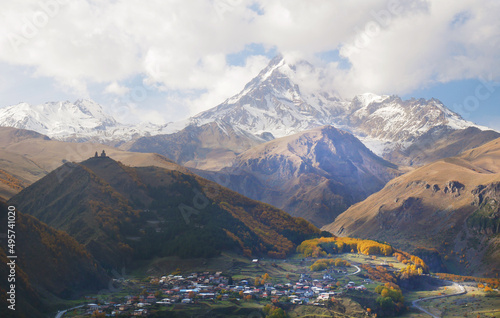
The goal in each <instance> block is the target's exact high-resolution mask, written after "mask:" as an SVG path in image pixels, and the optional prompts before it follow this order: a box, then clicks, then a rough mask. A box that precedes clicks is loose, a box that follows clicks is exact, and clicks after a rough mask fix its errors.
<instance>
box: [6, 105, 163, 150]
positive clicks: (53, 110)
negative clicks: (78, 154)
mask: <svg viewBox="0 0 500 318" xmlns="http://www.w3.org/2000/svg"><path fill="white" fill-rule="evenodd" d="M0 126H3V127H14V128H20V129H28V130H34V131H36V132H38V133H41V134H44V135H47V136H49V137H50V138H54V139H59V140H66V141H86V140H94V141H100V142H107V141H113V140H115V141H116V140H121V141H127V140H131V139H132V138H135V137H137V136H145V135H150V134H155V133H159V132H160V130H161V127H160V126H155V125H153V124H149V125H140V126H137V127H136V126H133V125H125V124H121V123H118V122H117V121H116V120H115V119H114V118H113V117H112V116H111V115H109V114H107V113H106V112H105V111H104V110H103V108H102V106H101V105H99V104H98V103H96V102H94V101H92V100H87V99H79V100H77V101H76V102H74V103H71V102H69V101H64V102H47V103H44V104H40V105H30V104H28V103H20V104H17V105H12V106H7V107H4V108H0ZM138 127H141V128H138Z"/></svg>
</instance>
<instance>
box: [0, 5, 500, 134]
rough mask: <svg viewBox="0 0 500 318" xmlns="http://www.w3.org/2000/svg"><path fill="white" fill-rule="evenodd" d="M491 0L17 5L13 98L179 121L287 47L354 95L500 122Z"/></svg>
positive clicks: (0, 57) (5, 67) (1, 61)
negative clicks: (409, 101)
mask: <svg viewBox="0 0 500 318" xmlns="http://www.w3.org/2000/svg"><path fill="white" fill-rule="evenodd" d="M479 2H480V3H478V1H477V0H464V1H460V2H456V1H451V0H448V1H445V0H442V1H441V0H439V1H438V0H428V1H425V0H410V1H404V2H399V1H395V0H374V1H361V0H354V1H348V2H347V1H330V0H315V1H307V2H305V1H302V0H288V1H279V0H268V1H264V0H200V1H198V2H196V5H193V4H192V3H189V2H179V1H162V2H148V3H147V4H145V3H144V2H141V1H139V0H113V1H111V0H110V1H99V2H95V1H86V0H75V1H72V2H67V1H62V0H47V1H42V2H40V1H37V0H20V1H15V2H10V3H5V4H2V13H0V15H1V16H2V18H1V19H0V27H2V30H6V31H5V32H2V34H0V96H1V97H2V98H1V100H0V107H3V106H7V105H11V104H16V103H19V102H22V101H24V102H29V103H34V104H38V103H43V102H46V101H56V100H70V101H74V100H76V99H79V98H91V99H94V100H96V101H97V102H99V103H101V104H102V105H103V106H104V107H105V108H107V110H108V111H109V112H110V113H114V114H115V115H117V116H122V117H123V118H119V119H121V120H124V121H152V122H166V121H175V120H179V119H182V118H185V117H187V116H190V115H194V114H196V113H198V112H200V111H203V110H205V109H208V108H210V107H213V106H216V105H217V104H218V103H220V102H222V101H224V100H225V99H226V98H228V97H230V96H232V95H233V94H236V93H238V92H239V91H240V90H241V89H242V88H243V86H244V85H245V84H246V83H247V82H248V81H250V80H251V79H252V78H253V77H254V76H256V75H257V74H258V72H259V71H260V70H261V69H262V68H264V67H265V66H266V64H267V63H268V61H269V60H270V59H271V58H272V57H273V56H275V55H276V54H278V53H283V54H284V55H285V56H294V57H298V58H303V59H306V60H308V61H310V62H311V63H313V64H315V65H316V66H317V67H324V68H325V70H326V71H325V74H326V77H327V78H328V79H329V80H330V82H329V83H331V85H329V87H331V89H332V90H335V91H336V92H337V93H339V94H340V95H341V96H343V97H345V98H350V97H352V96H354V95H356V94H361V93H365V92H372V93H376V94H396V95H400V96H402V97H403V98H410V97H416V98H432V97H434V98H437V99H439V100H441V101H442V102H443V103H444V104H445V105H446V106H448V107H449V108H450V109H452V110H453V111H456V112H457V113H459V114H460V115H462V116H463V117H464V118H465V119H467V120H471V121H474V122H476V123H478V124H482V125H486V126H490V127H492V128H495V129H498V130H500V108H499V106H500V92H499V90H500V86H499V85H497V84H498V83H499V82H500V59H499V58H498V57H499V56H500V54H499V53H500V22H499V19H498V16H499V15H500V3H499V2H498V1H494V0H481V1H479ZM124 109H127V111H123V110H124Z"/></svg>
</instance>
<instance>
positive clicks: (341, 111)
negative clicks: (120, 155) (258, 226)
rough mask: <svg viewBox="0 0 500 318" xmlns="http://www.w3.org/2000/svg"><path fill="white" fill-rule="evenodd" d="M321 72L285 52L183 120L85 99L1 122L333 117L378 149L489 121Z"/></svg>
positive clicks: (100, 124) (285, 122) (268, 126)
mask: <svg viewBox="0 0 500 318" xmlns="http://www.w3.org/2000/svg"><path fill="white" fill-rule="evenodd" d="M320 80H321V70H318V69H315V67H314V66H313V65H311V64H309V63H308V62H305V61H299V62H297V63H295V64H289V63H287V62H286V61H285V59H284V58H283V57H282V56H277V57H275V58H274V59H273V60H271V62H270V63H269V65H268V66H267V67H266V68H264V69H263V70H262V71H261V72H260V73H259V74H258V75H257V76H256V77H255V78H254V79H252V80H251V81H250V82H248V83H247V84H246V85H245V87H244V88H243V90H242V91H241V92H240V93H238V94H236V95H234V96H233V97H230V98H228V99H227V100H226V101H224V102H223V103H222V104H220V105H218V106H216V107H214V108H211V109H209V110H206V111H204V112H201V113H199V114H197V115H195V116H193V117H191V118H188V119H185V120H182V121H177V122H173V123H168V124H164V125H153V124H141V125H136V126H133V125H126V124H121V123H118V122H117V121H116V120H115V119H114V118H113V117H112V116H110V115H108V114H106V113H105V112H104V110H103V108H102V107H101V106H100V105H99V104H97V103H95V102H93V101H91V100H78V101H76V102H75V103H70V102H67V101H66V102H51V103H45V104H41V105H29V104H26V103H21V104H18V105H13V106H8V107H4V108H0V126H9V127H15V128H23V129H30V130H34V131H37V132H39V133H42V134H45V135H47V136H49V137H51V138H55V139H59V140H70V141H85V140H94V141H99V142H115V143H116V142H118V143H121V142H126V141H129V140H132V139H135V138H138V137H143V136H152V135H158V134H170V133H175V132H178V131H180V130H182V129H184V128H185V127H187V126H190V125H194V126H202V125H204V124H208V123H213V122H215V123H218V124H219V126H220V127H221V128H222V129H223V127H226V126H227V125H231V126H232V127H233V129H234V130H235V131H240V132H241V134H251V135H254V136H255V137H256V138H257V139H260V140H262V141H267V140H270V139H273V138H278V137H283V136H288V135H292V134H295V133H299V132H302V131H304V130H308V129H312V128H315V127H319V126H323V125H332V126H334V127H336V128H339V129H342V130H346V131H348V132H351V133H352V134H354V135H355V136H356V137H358V138H359V139H361V140H362V141H363V142H364V143H365V144H366V145H367V146H368V148H370V149H371V150H372V151H374V152H375V153H376V154H378V155H383V154H384V153H387V152H389V151H391V150H393V149H395V148H396V147H399V148H405V147H406V146H408V145H410V144H411V143H412V141H413V140H415V138H418V137H419V136H422V135H423V134H425V133H426V132H428V131H429V130H430V129H432V128H433V127H436V126H447V127H449V128H451V129H464V128H467V127H477V128H479V129H482V130H486V129H488V128H486V127H481V126H477V125H475V124H474V123H471V122H468V121H466V120H464V119H463V118H462V117H460V115H458V114H456V113H454V112H452V111H451V110H449V109H448V108H446V106H444V105H443V104H442V103H441V102H440V101H438V100H436V99H430V100H425V99H414V98H412V99H410V100H402V99H401V98H399V97H398V96H394V95H393V96H388V95H383V96H379V95H376V94H372V93H365V94H361V95H358V96H355V97H354V98H353V99H351V100H348V99H343V98H341V97H339V95H338V94H337V93H336V92H335V90H334V88H331V89H330V88H329V86H328V85H317V82H318V81H320ZM325 87H326V89H325Z"/></svg>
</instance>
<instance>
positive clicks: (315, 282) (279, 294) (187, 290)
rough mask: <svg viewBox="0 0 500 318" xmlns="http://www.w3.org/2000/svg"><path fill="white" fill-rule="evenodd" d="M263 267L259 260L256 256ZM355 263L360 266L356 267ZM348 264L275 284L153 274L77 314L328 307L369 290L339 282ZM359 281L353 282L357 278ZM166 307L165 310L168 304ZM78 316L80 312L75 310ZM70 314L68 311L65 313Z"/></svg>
mask: <svg viewBox="0 0 500 318" xmlns="http://www.w3.org/2000/svg"><path fill="white" fill-rule="evenodd" d="M253 262H254V264H255V265H256V266H259V260H253ZM355 267H356V266H355ZM358 272H359V268H357V271H355V272H354V273H351V274H348V271H347V268H345V267H344V268H340V267H339V268H330V269H328V270H326V271H322V272H321V273H315V274H316V275H314V276H315V277H314V278H313V277H311V273H302V274H299V275H297V278H298V279H297V280H293V281H290V282H289V283H274V282H272V279H271V278H270V277H269V275H268V274H267V273H264V274H263V275H262V276H261V277H257V278H256V279H251V278H248V279H242V280H238V281H236V280H233V278H232V277H231V276H225V275H223V273H222V272H212V273H211V272H193V273H190V274H189V275H180V274H179V275H174V274H170V275H164V276H159V277H151V278H150V279H149V281H148V282H143V284H142V285H140V286H135V287H136V288H135V289H136V290H137V291H139V290H140V292H139V293H138V294H130V295H125V296H124V297H122V298H121V299H116V297H115V298H114V299H113V300H112V301H99V300H100V299H102V297H91V296H90V297H87V300H88V302H89V303H88V304H86V305H84V306H82V307H81V308H79V310H78V311H79V315H83V316H86V315H93V316H98V314H101V315H102V316H121V315H128V316H148V315H150V313H151V312H152V311H162V310H166V309H167V308H168V307H175V308H176V309H182V308H186V306H190V305H195V304H199V303H202V302H212V303H214V302H233V303H236V304H238V303H240V302H249V301H254V302H261V301H262V302H263V303H266V302H267V303H278V302H279V303H291V304H295V305H315V306H324V303H325V302H327V301H329V300H331V299H335V297H341V296H342V295H343V294H344V293H345V292H346V291H348V290H361V291H364V290H366V287H365V286H364V285H363V283H366V284H370V283H372V281H371V280H370V279H368V278H366V279H361V280H360V279H359V277H356V278H357V279H356V280H355V279H354V278H353V281H350V280H349V281H347V282H346V283H345V284H344V282H342V283H341V282H340V281H339V279H337V278H338V277H344V278H349V276H347V275H352V274H356V273H358ZM354 280H355V281H356V282H355V281H354ZM113 284H115V285H119V286H123V287H126V286H130V285H131V284H135V283H132V282H131V281H130V280H127V279H124V278H120V279H115V280H114V282H113ZM124 289H125V288H124ZM165 307H167V308H165ZM75 315H76V311H75ZM79 315H78V316H79ZM70 316H72V315H71V314H69V313H68V315H67V317H70Z"/></svg>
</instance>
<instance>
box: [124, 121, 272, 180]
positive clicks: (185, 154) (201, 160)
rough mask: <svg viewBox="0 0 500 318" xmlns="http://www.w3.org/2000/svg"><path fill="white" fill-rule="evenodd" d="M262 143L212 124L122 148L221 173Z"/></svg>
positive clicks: (251, 137)
mask: <svg viewBox="0 0 500 318" xmlns="http://www.w3.org/2000/svg"><path fill="white" fill-rule="evenodd" d="M263 141H265V140H263V139H262V138H260V137H256V136H254V135H252V134H249V133H246V132H244V131H240V130H237V129H235V128H233V127H232V126H231V125H228V124H225V123H223V122H211V123H207V124H205V125H202V126H188V127H186V128H184V129H182V130H180V131H179V132H176V133H173V134H168V135H157V136H151V137H142V138H139V139H137V140H135V141H133V142H132V143H130V144H127V143H126V144H124V145H122V146H121V147H120V148H122V149H127V150H128V151H137V152H156V153H159V154H161V155H164V156H166V157H167V158H170V159H172V160H174V161H175V162H177V163H178V164H181V165H183V166H186V167H189V168H197V169H204V170H220V169H221V168H222V167H226V166H229V165H231V164H232V162H233V160H234V158H235V157H236V156H237V155H238V154H240V153H242V152H244V151H245V150H247V149H250V148H252V147H254V146H256V145H258V144H260V143H262V142H263Z"/></svg>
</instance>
